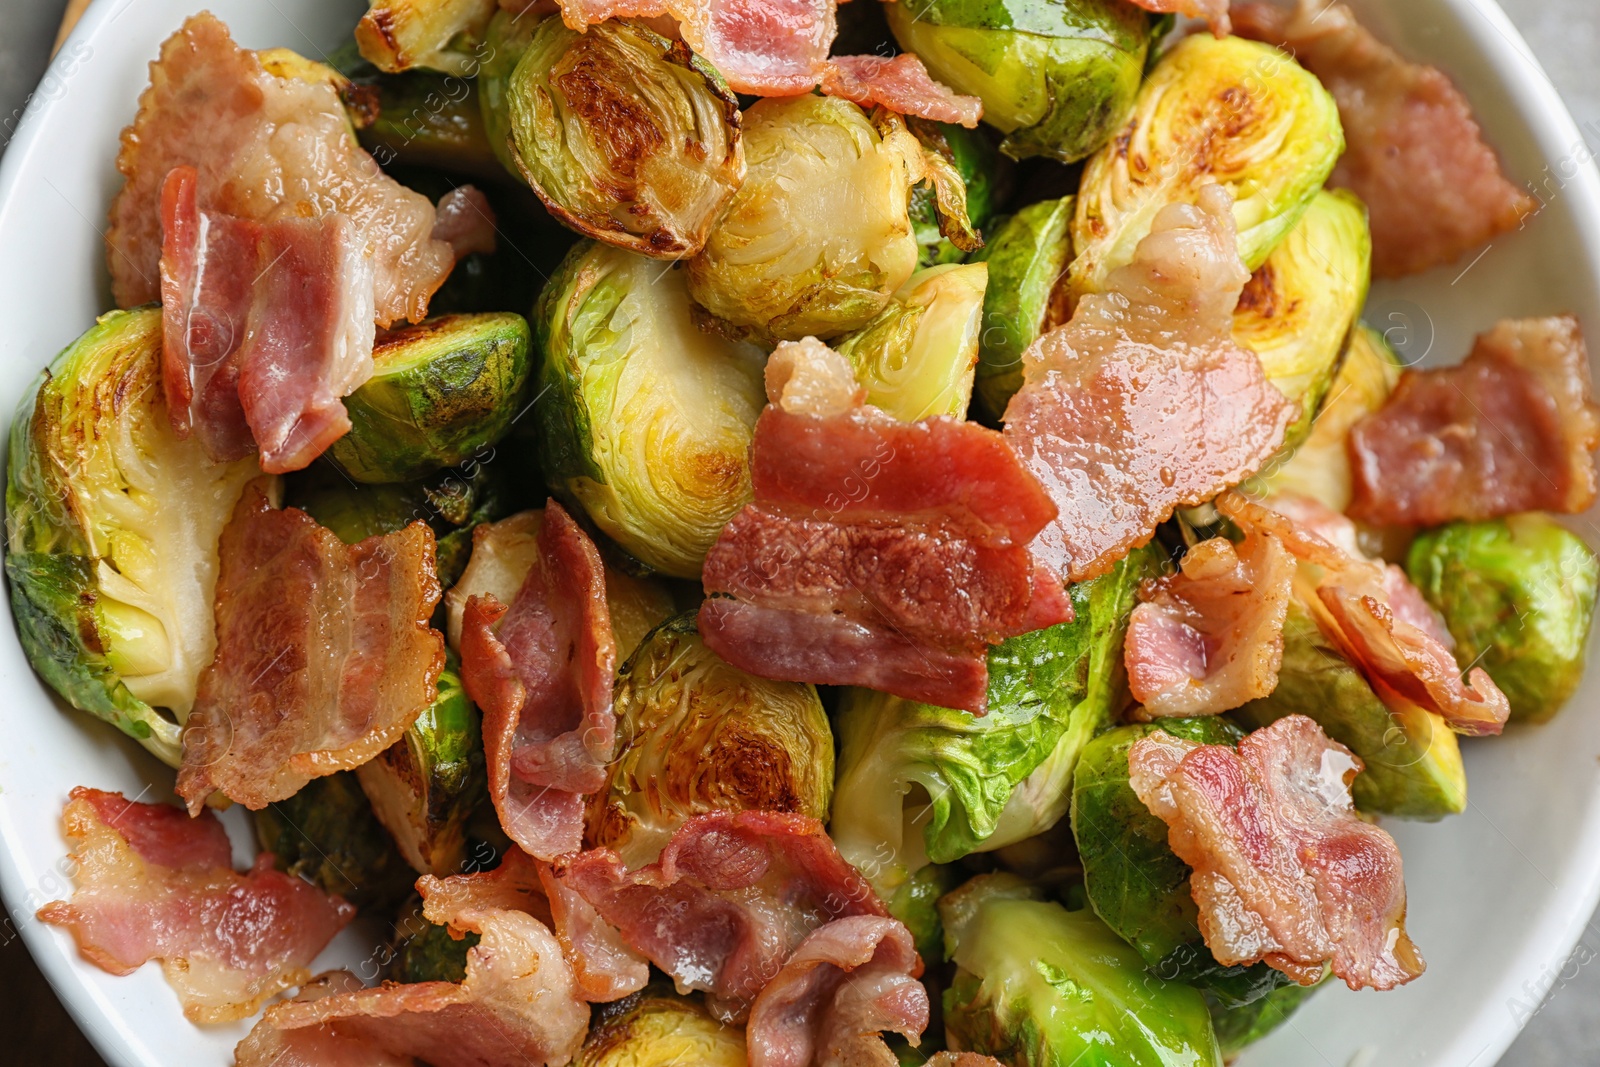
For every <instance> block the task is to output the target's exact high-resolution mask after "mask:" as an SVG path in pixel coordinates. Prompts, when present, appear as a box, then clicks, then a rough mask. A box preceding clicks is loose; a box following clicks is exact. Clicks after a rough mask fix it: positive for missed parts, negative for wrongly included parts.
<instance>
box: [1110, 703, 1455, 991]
mask: <svg viewBox="0 0 1600 1067" xmlns="http://www.w3.org/2000/svg"><path fill="white" fill-rule="evenodd" d="M1360 770H1361V761H1360V760H1359V759H1357V758H1356V757H1355V755H1354V754H1353V753H1351V752H1350V750H1349V749H1347V748H1345V747H1344V746H1343V745H1341V744H1339V743H1338V742H1336V741H1330V740H1329V739H1328V737H1327V735H1326V734H1324V733H1323V732H1322V728H1321V727H1320V726H1318V725H1317V724H1316V723H1314V722H1312V721H1311V720H1310V719H1308V718H1306V717H1305V716H1304V715H1289V716H1286V717H1284V718H1282V719H1279V720H1278V721H1277V722H1275V723H1273V724H1272V725H1271V726H1268V727H1266V728H1265V729H1261V730H1256V731H1255V732H1254V733H1252V734H1250V735H1249V736H1248V737H1246V738H1245V739H1244V740H1243V741H1241V742H1240V743H1239V749H1238V751H1237V752H1235V751H1234V750H1233V749H1231V748H1229V747H1228V746H1227V745H1197V744H1195V743H1194V742H1192V741H1186V740H1184V739H1182V738H1179V737H1174V736H1172V735H1170V734H1165V733H1159V732H1158V733H1155V734H1152V735H1150V736H1149V737H1147V738H1144V739H1143V740H1141V741H1139V742H1138V743H1136V744H1135V745H1134V746H1133V748H1131V749H1130V750H1129V752H1128V782H1129V784H1130V785H1132V786H1133V790H1134V792H1135V793H1136V794H1138V797H1139V799H1140V800H1141V801H1143V802H1144V805H1145V807H1147V808H1149V809H1150V810H1151V812H1153V813H1154V814H1155V815H1156V816H1157V817H1158V818H1160V819H1161V821H1162V822H1164V823H1166V824H1167V828H1168V841H1169V843H1170V844H1171V845H1172V851H1173V852H1175V853H1177V854H1178V857H1179V858H1180V859H1182V860H1183V861H1184V862H1185V863H1187V864H1189V866H1190V867H1192V868H1194V872H1193V873H1192V874H1191V875H1190V878H1189V886H1190V892H1191V893H1192V894H1193V896H1194V902H1195V904H1196V905H1197V906H1198V907H1199V909H1200V917H1199V921H1200V932H1201V933H1202V934H1203V935H1204V936H1205V942H1206V947H1208V948H1209V949H1211V953H1212V955H1214V956H1215V957H1216V958H1217V962H1219V963H1222V964H1224V965H1233V964H1239V963H1254V962H1255V961H1257V960H1265V961H1266V963H1267V965H1268V966H1270V967H1273V968H1276V969H1277V970H1280V971H1282V972H1283V973H1284V974H1287V975H1288V976H1289V977H1291V978H1293V979H1294V980H1295V981H1297V982H1299V983H1300V984H1301V985H1311V984H1312V983H1314V982H1316V981H1318V980H1319V979H1320V978H1321V977H1322V967H1323V964H1325V963H1328V962H1331V963H1332V964H1333V973H1334V974H1336V975H1338V976H1339V977H1340V978H1343V979H1344V980H1345V983H1346V984H1347V985H1348V986H1349V987H1350V988H1351V989H1361V988H1363V987H1369V988H1372V989H1393V988H1394V987H1395V986H1398V985H1404V984H1405V983H1406V982H1409V981H1411V979H1413V978H1415V977H1417V976H1418V975H1419V974H1421V973H1422V970H1423V966H1424V964H1423V962H1422V957H1421V955H1419V954H1418V952H1417V949H1416V946H1415V945H1413V944H1412V943H1411V939H1410V938H1409V937H1407V936H1406V930H1405V917H1406V887H1405V880H1404V878H1403V877H1402V874H1401V869H1400V849H1399V848H1398V847H1397V846H1396V845H1395V843H1394V839H1393V838H1391V837H1390V836H1389V835H1388V834H1386V833H1384V832H1383V831H1382V830H1380V829H1379V828H1378V827H1376V826H1373V825H1371V824H1369V823H1365V822H1362V821H1361V819H1360V818H1359V817H1357V815H1356V812H1355V806H1354V805H1353V804H1352V803H1351V800H1350V781H1351V779H1353V778H1354V777H1355V776H1356V774H1357V773H1358V772H1359V771H1360Z"/></svg>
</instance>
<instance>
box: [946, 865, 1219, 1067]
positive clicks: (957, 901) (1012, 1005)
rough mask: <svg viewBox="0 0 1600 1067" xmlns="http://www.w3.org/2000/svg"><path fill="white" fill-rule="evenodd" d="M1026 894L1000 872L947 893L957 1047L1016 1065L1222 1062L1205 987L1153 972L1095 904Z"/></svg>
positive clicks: (951, 1017) (1210, 1066)
mask: <svg viewBox="0 0 1600 1067" xmlns="http://www.w3.org/2000/svg"><path fill="white" fill-rule="evenodd" d="M1028 896H1029V892H1028V890H1027V887H1026V886H1025V885H1022V884H1021V883H1019V882H1018V881H1017V880H1015V879H1013V878H1011V877H1010V876H1009V875H1003V874H1000V875H984V876H981V877H979V878H976V879H973V881H971V882H968V883H967V884H966V885H964V886H962V887H961V888H960V889H957V890H956V891H955V892H954V893H951V894H950V895H949V896H947V897H945V898H944V900H943V901H941V903H940V910H941V912H943V914H944V924H945V939H946V942H947V943H948V945H949V947H950V948H951V952H950V955H951V957H952V958H953V959H954V960H955V962H956V965H957V969H956V973H955V978H954V980H953V981H952V982H951V984H950V988H949V989H947V990H946V991H945V994H944V1022H945V1032H946V1034H947V1035H948V1036H949V1038H950V1044H951V1047H952V1048H958V1049H964V1050H967V1051H971V1052H979V1053H987V1054H989V1055H992V1056H996V1057H998V1058H999V1059H1001V1060H1002V1061H1003V1062H1005V1063H1008V1064H1013V1065H1017V1067H1057V1065H1064V1064H1104V1065H1108V1067H1109V1065H1112V1064H1115V1065H1117V1067H1167V1065H1169V1064H1179V1063H1181V1064H1192V1065H1194V1067H1217V1065H1220V1064H1221V1063H1222V1058H1221V1055H1220V1053H1219V1051H1218V1049H1217V1044H1216V1038H1215V1037H1214V1036H1213V1034H1212V1031H1211V1016H1210V1014H1209V1012H1208V1011H1207V1009H1206V1002H1205V1000H1204V998H1203V997H1202V996H1201V995H1200V992H1199V990H1196V989H1193V988H1191V987H1189V986H1187V985H1183V984H1181V983H1178V982H1169V981H1165V980H1163V979H1161V978H1159V977H1156V976H1155V975H1152V974H1150V973H1149V972H1148V971H1146V970H1145V966H1144V961H1143V960H1142V959H1140V957H1139V954H1138V953H1137V952H1135V951H1134V950H1133V949H1131V948H1129V947H1128V946H1127V945H1126V944H1124V943H1123V942H1122V941H1121V940H1119V939H1118V937H1117V935H1116V934H1115V933H1113V932H1112V931H1111V930H1110V929H1109V928H1107V926H1106V925H1105V923H1103V922H1101V921H1100V920H1099V919H1097V918H1095V916H1094V914H1093V913H1092V912H1091V911H1089V910H1088V909H1084V910H1081V911H1068V910H1067V909H1066V908H1063V907H1062V906H1061V905H1060V904H1056V903H1054V902H1047V901H1043V900H1035V899H1028Z"/></svg>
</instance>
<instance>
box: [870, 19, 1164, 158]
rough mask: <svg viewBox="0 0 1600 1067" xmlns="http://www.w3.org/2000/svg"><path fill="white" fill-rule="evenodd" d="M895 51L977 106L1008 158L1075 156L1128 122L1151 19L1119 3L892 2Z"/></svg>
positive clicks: (1093, 148)
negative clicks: (977, 100)
mask: <svg viewBox="0 0 1600 1067" xmlns="http://www.w3.org/2000/svg"><path fill="white" fill-rule="evenodd" d="M884 14H886V15H887V16H888V19H889V27H890V29H892V30H893V31H894V35H895V39H896V40H898V41H899V42H900V47H901V48H903V49H905V50H906V51H908V52H915V53H916V54H917V55H918V56H919V57H921V59H922V61H923V63H925V64H926V65H927V67H928V70H929V72H930V73H932V75H933V76H934V77H935V78H936V79H938V80H939V81H941V82H943V83H944V84H946V85H948V86H950V87H951V88H952V89H954V90H955V91H956V92H958V93H967V94H970V95H972V96H976V97H979V98H981V99H982V100H983V119H984V121H985V122H987V123H989V125H991V126H993V127H995V128H996V129H998V130H1000V131H1001V132H1002V133H1004V134H1006V135H1007V136H1006V139H1005V140H1004V141H1003V142H1001V145H1000V150H1001V151H1002V152H1004V153H1005V154H1006V155H1008V156H1010V157H1011V158H1013V159H1024V158H1026V157H1028V156H1040V155H1044V156H1052V157H1054V158H1056V159H1059V160H1061V161H1062V162H1063V163H1073V162H1076V161H1077V160H1080V159H1083V158H1084V157H1085V156H1087V155H1089V154H1090V153H1091V152H1093V151H1094V150H1095V149H1097V148H1099V147H1100V146H1101V145H1102V144H1104V143H1105V142H1106V139H1107V138H1108V137H1110V136H1111V134H1112V133H1113V132H1115V131H1116V129H1117V128H1118V127H1119V126H1121V125H1122V122H1123V120H1124V119H1126V118H1127V117H1128V111H1129V109H1130V108H1131V107H1132V106H1133V100H1134V94H1135V93H1136V92H1137V91H1138V88H1139V77H1140V75H1141V74H1142V73H1143V72H1144V67H1145V57H1146V54H1147V53H1148V51H1149V49H1150V44H1151V26H1152V23H1153V21H1154V20H1153V18H1152V16H1150V15H1147V14H1146V13H1145V12H1143V11H1140V10H1139V9H1138V8H1136V7H1134V6H1133V5H1132V4H1129V3H1124V2H1123V0H899V2H897V3H889V4H885V5H884Z"/></svg>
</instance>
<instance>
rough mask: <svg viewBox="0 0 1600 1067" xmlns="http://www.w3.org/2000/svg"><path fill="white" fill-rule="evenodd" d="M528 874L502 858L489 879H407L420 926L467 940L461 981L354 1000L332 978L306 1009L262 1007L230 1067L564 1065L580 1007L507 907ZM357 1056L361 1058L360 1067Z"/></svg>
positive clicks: (347, 984)
mask: <svg viewBox="0 0 1600 1067" xmlns="http://www.w3.org/2000/svg"><path fill="white" fill-rule="evenodd" d="M506 866H509V867H510V868H511V869H510V871H506V870H505V867H506ZM532 867H533V862H532V861H531V860H529V859H527V858H526V857H525V856H522V855H521V854H520V853H516V852H512V853H510V854H509V855H507V856H506V859H505V864H504V865H503V866H502V867H501V868H497V869H496V870H495V871H491V872H488V873H486V874H467V875H456V876H454V877H451V878H444V879H438V878H434V877H432V876H427V875H425V876H423V877H422V878H420V879H418V880H417V890H418V891H419V892H420V893H421V894H422V897H423V906H422V913H423V915H424V916H425V917H426V918H427V919H428V921H429V922H434V923H439V924H442V925H448V926H449V927H451V929H452V930H455V931H460V932H468V931H470V932H472V933H476V934H478V935H479V941H478V944H477V945H476V946H474V947H473V948H471V949H469V950H468V951H467V975H466V979H465V980H464V981H462V982H461V983H460V984H459V985H458V984H456V983H453V982H417V983H413V984H410V985H403V984H399V983H394V982H389V983H385V984H384V985H382V986H379V987H378V988H376V989H362V988H358V987H357V986H358V985H359V984H358V983H354V981H353V977H352V976H348V975H342V974H340V973H338V972H335V974H334V975H327V976H324V977H323V979H322V981H323V983H324V986H323V988H322V989H320V990H318V991H317V995H316V996H315V998H314V999H306V998H296V999H295V1000H291V1001H287V1002H285V1003H282V1004H274V1005H273V1006H272V1007H270V1008H268V1009H267V1013H266V1015H265V1016H264V1017H263V1018H262V1020H261V1021H260V1022H259V1023H257V1024H256V1027H255V1029H253V1030H252V1031H251V1032H250V1034H249V1036H247V1037H246V1038H245V1040H244V1041H242V1042H241V1043H240V1044H239V1047H238V1049H237V1050H235V1062H236V1063H237V1064H238V1065H239V1067H284V1064H286V1063H288V1064H296V1063H305V1064H307V1065H311V1064H317V1065H326V1064H327V1063H329V1062H333V1063H339V1062H350V1063H352V1064H354V1063H363V1064H365V1063H380V1064H388V1063H403V1064H410V1063H412V1062H413V1061H414V1060H422V1061H424V1062H426V1063H428V1064H430V1065H432V1067H483V1065H484V1064H498V1063H529V1064H541V1063H566V1062H567V1061H568V1060H569V1059H570V1058H571V1057H572V1056H573V1055H574V1054H575V1053H576V1052H577V1051H578V1048H579V1046H581V1045H582V1043H583V1036H584V1033H585V1032H586V1031H587V1029H588V1025H589V1007H588V1005H587V1004H585V1003H583V1002H582V1001H581V1000H579V999H578V998H577V996H576V995H575V989H574V983H573V979H572V971H571V969H570V968H569V967H568V965H567V962H566V960H565V959H563V958H562V955H561V946H560V945H559V944H557V943H556V939H555V937H554V936H553V935H552V934H551V933H550V931H549V930H548V929H547V928H546V927H545V925H544V924H543V923H542V922H540V921H539V920H538V919H537V918H535V917H534V916H533V915H530V914H528V913H526V912H524V911H522V910H520V909H519V908H518V907H517V906H516V904H517V903H518V901H519V899H520V897H521V893H520V889H519V886H528V885H536V884H537V874H536V873H535V872H534V871H533V869H532ZM361 1052H365V1053H366V1055H367V1057H368V1058H366V1059H362V1058H360V1056H359V1055H358V1054H359V1053H361ZM280 1057H283V1058H280ZM335 1057H343V1058H342V1059H340V1058H335Z"/></svg>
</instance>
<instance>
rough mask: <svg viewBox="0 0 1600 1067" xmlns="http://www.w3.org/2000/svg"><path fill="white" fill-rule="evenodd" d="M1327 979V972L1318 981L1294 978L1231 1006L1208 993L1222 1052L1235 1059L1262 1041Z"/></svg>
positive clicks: (1212, 1017) (1213, 1021) (1212, 1018)
mask: <svg viewBox="0 0 1600 1067" xmlns="http://www.w3.org/2000/svg"><path fill="white" fill-rule="evenodd" d="M1327 980H1328V979H1327V976H1326V975H1324V976H1323V978H1322V981H1320V982H1318V983H1317V984H1316V985H1309V986H1305V985H1298V984H1296V983H1293V982H1291V983H1289V984H1288V985H1286V986H1282V987H1280V988H1278V989H1274V990H1273V991H1272V992H1270V993H1268V994H1267V995H1266V996H1264V997H1261V998H1260V999H1258V1000H1254V1001H1252V1002H1250V1003H1249V1004H1245V1005H1243V1006H1239V1007H1230V1006H1228V1005H1226V1004H1224V1003H1223V1002H1222V1001H1220V1000H1218V999H1217V998H1216V997H1214V996H1211V995H1210V994H1208V995H1207V996H1206V1006H1207V1007H1209V1008H1210V1009H1211V1024H1212V1026H1213V1028H1215V1030H1216V1033H1217V1044H1218V1045H1220V1046H1221V1047H1222V1055H1223V1056H1224V1057H1226V1058H1227V1059H1230V1060H1231V1059H1232V1058H1233V1057H1235V1056H1237V1055H1238V1054H1239V1053H1240V1052H1243V1051H1244V1049H1245V1047H1246V1046H1248V1045H1252V1044H1254V1043H1255V1042H1257V1041H1260V1040H1261V1039H1262V1038H1263V1037H1266V1036H1267V1035H1268V1034H1270V1033H1272V1031H1274V1030H1276V1029H1277V1028H1278V1027H1280V1026H1282V1025H1283V1024H1284V1023H1285V1022H1287V1021H1288V1019H1289V1016H1291V1015H1293V1014H1294V1013H1295V1012H1296V1011H1297V1010H1298V1009H1299V1007H1300V1005H1302V1004H1304V1003H1305V1002H1306V1000H1307V999H1309V998H1310V996H1311V994H1313V993H1315V992H1316V991H1317V990H1318V989H1321V988H1322V986H1323V983H1325V982H1327Z"/></svg>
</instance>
